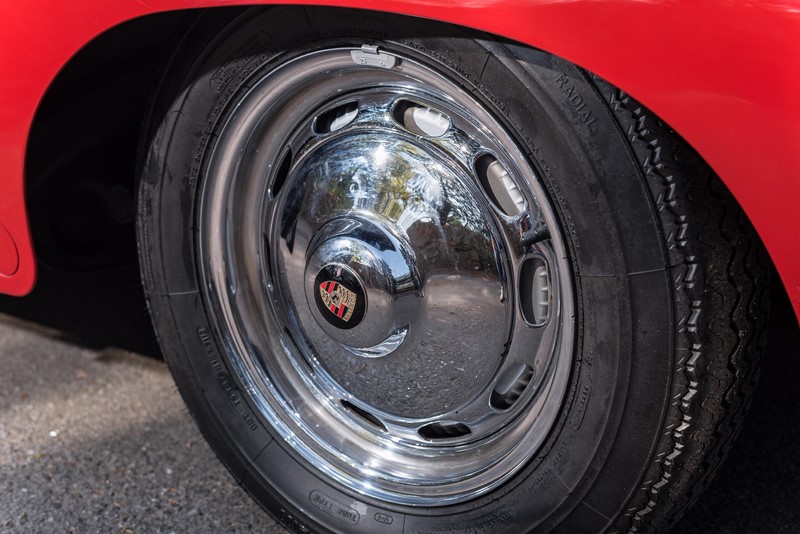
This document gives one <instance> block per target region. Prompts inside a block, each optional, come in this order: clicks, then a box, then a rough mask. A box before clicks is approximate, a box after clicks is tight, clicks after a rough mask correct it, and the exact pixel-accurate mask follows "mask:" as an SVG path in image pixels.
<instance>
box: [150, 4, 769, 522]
mask: <svg viewBox="0 0 800 534" xmlns="http://www.w3.org/2000/svg"><path fill="white" fill-rule="evenodd" d="M362 45H377V46H378V47H379V48H378V49H377V52H376V51H375V49H373V48H370V49H368V52H369V53H373V54H375V53H377V54H381V53H382V54H388V55H389V56H392V57H395V56H396V57H399V58H400V59H401V61H407V62H413V63H417V64H419V65H422V66H423V67H424V68H425V69H428V70H429V71H430V72H435V73H438V74H440V75H441V77H442V78H443V79H445V78H446V79H447V80H449V83H450V84H452V87H453V88H454V89H453V91H454V92H455V91H456V89H463V90H464V92H465V94H466V95H471V96H458V98H461V99H464V101H467V99H473V100H474V101H475V102H477V103H478V104H479V105H480V106H481V109H483V110H486V111H487V112H488V113H489V114H491V115H492V116H493V117H494V118H495V119H496V123H497V124H498V125H501V127H502V128H503V129H504V130H505V131H506V132H508V133H509V136H510V138H513V141H514V145H515V147H519V148H520V149H521V153H523V154H524V158H525V160H526V161H527V164H528V165H529V166H530V168H531V169H533V171H532V172H534V174H535V176H536V177H537V179H538V183H539V185H538V186H537V185H535V184H533V185H532V184H522V185H523V188H527V189H526V190H528V191H533V192H532V193H526V194H530V195H533V196H532V197H526V198H536V199H537V201H538V202H541V203H543V204H544V203H546V204H548V205H550V206H552V212H553V214H554V217H555V219H556V220H557V224H549V225H548V230H549V232H550V234H551V236H550V238H551V239H553V240H555V241H559V240H560V241H559V242H561V243H563V246H564V250H565V255H566V263H565V265H566V267H564V268H563V269H562V270H561V271H559V272H562V273H568V274H569V280H567V281H564V282H563V286H564V287H565V288H568V289H569V291H566V289H565V290H564V292H563V293H562V298H564V300H563V301H559V303H560V305H561V306H562V308H563V309H569V308H570V306H574V313H573V314H570V316H569V317H563V318H560V319H559V320H561V321H562V322H563V324H564V326H563V329H562V330H559V332H561V335H563V336H564V337H568V338H569V339H564V340H563V343H569V344H572V345H571V346H572V347H574V348H572V349H571V350H570V351H569V362H568V369H569V371H568V373H566V374H564V377H565V378H564V382H563V392H562V393H561V394H559V395H554V397H553V398H552V399H549V400H548V403H549V405H550V406H551V407H553V413H554V415H553V418H552V420H551V421H548V422H547V423H548V424H547V425H546V431H543V432H542V435H541V440H540V442H537V445H536V446H535V447H533V446H531V447H530V450H527V452H526V453H525V456H524V458H523V459H524V462H523V463H522V464H521V465H519V466H515V467H514V468H513V469H509V470H508V472H507V473H505V474H504V475H503V476H496V477H494V475H492V476H493V477H494V478H491V479H490V482H491V483H487V485H486V487H485V488H483V489H480V490H475V491H473V490H469V491H467V490H464V491H463V492H462V493H458V495H456V497H454V498H453V499H451V500H446V499H443V500H442V502H441V503H437V501H436V500H435V499H433V498H428V497H426V499H427V500H420V501H412V500H409V501H406V500H404V499H402V498H400V497H398V498H393V497H389V498H381V495H383V494H379V493H370V491H368V490H366V491H359V488H358V487H354V485H353V484H352V483H349V482H348V480H351V479H352V478H353V477H350V478H348V477H346V476H345V477H340V476H338V475H337V474H336V473H335V472H334V471H335V469H333V468H332V470H331V471H321V470H319V469H316V468H315V467H314V465H312V464H313V462H311V461H309V460H308V458H309V456H307V455H305V453H303V452H302V451H300V450H299V449H298V448H297V447H296V446H295V445H296V442H294V441H292V440H289V439H286V431H282V430H280V429H278V428H276V427H275V422H274V419H271V418H270V416H267V415H265V409H264V404H263V401H262V399H261V397H259V395H261V393H258V392H257V391H256V392H255V393H254V389H253V386H252V383H249V382H247V377H246V376H245V375H246V374H247V372H249V371H243V370H242V366H243V363H242V362H245V363H246V362H250V361H251V360H245V359H243V357H242V355H237V354H236V350H234V348H233V347H235V346H236V344H235V343H233V342H231V333H230V332H229V331H228V330H227V329H226V328H227V326H226V324H224V321H222V320H221V319H220V317H219V315H220V312H218V311H215V310H218V309H219V307H220V306H219V303H218V302H217V301H218V298H219V297H218V295H217V294H216V293H215V292H214V290H212V288H211V286H212V285H213V284H212V283H211V282H210V280H211V278H212V274H213V273H211V274H209V272H208V271H207V270H205V271H204V269H205V267H204V265H206V264H205V263H204V262H206V261H207V259H206V258H205V257H204V256H203V254H206V252H207V250H206V248H205V245H201V242H202V243H205V241H204V240H205V239H207V238H206V237H205V236H202V235H200V232H199V229H200V228H206V227H207V226H204V225H206V222H204V221H205V217H206V216H207V214H204V213H205V212H204V210H206V211H208V210H209V209H210V208H208V207H205V206H207V205H208V204H209V203H213V199H210V200H209V195H212V194H213V191H212V192H211V193H209V192H207V190H208V188H209V187H211V186H210V185H209V184H210V183H212V184H213V183H216V182H215V180H217V178H215V177H214V176H213V175H212V173H211V172H210V171H209V168H210V167H211V166H212V165H217V164H218V163H219V162H218V161H217V160H218V159H219V158H220V157H221V156H215V154H214V149H215V147H217V146H222V145H221V144H222V143H224V142H226V141H224V139H223V140H221V138H222V136H223V134H225V127H226V125H227V124H232V123H233V122H235V121H236V120H239V119H238V118H236V117H237V115H236V114H237V113H241V111H239V110H238V109H244V105H245V103H247V102H248V98H250V97H248V96H247V95H248V94H252V93H251V92H252V91H255V90H256V89H254V88H255V87H257V86H258V83H259V81H260V80H263V79H265V77H268V76H269V75H270V73H274V72H276V71H277V70H278V69H280V68H282V67H283V66H285V65H288V64H290V63H291V62H292V61H297V60H298V58H303V57H306V56H307V55H308V54H309V53H310V52H312V51H315V50H329V49H331V48H337V47H338V48H342V47H344V49H347V50H350V49H353V50H356V51H358V50H359V49H360V47H361V46H362ZM370 57H372V56H370ZM382 57H383V56H382ZM367 59H369V58H367ZM384 59H385V58H384ZM365 61H366V60H365ZM374 68H375V69H385V65H384V66H383V67H374ZM365 72H368V70H367V71H365ZM376 72H377V70H376ZM426 72H427V71H426ZM334 74H335V73H334ZM249 92H250V93H249ZM331 96H333V95H331ZM470 101H471V100H470ZM237 106H239V108H238V109H237ZM150 120H151V122H152V124H153V127H152V131H151V132H149V134H148V136H147V139H146V143H147V148H148V151H147V153H146V155H145V159H144V163H143V166H142V169H143V173H142V179H141V188H140V197H139V221H138V230H139V244H140V245H139V248H140V258H141V265H142V272H143V279H144V286H145V289H146V293H147V297H148V300H149V305H150V311H151V314H152V317H153V322H154V324H155V327H156V330H157V333H158V336H159V340H160V343H161V346H162V348H163V352H164V354H165V356H166V358H167V361H168V363H169V365H170V368H171V370H172V373H173V375H174V377H175V380H176V382H177V384H178V387H179V390H180V391H181V394H182V395H183V397H184V399H185V400H186V402H187V404H188V406H189V409H190V410H191V412H192V413H193V415H194V417H195V418H196V420H197V422H198V425H199V427H200V429H201V431H202V432H203V434H204V435H205V437H206V438H207V440H208V441H209V442H210V443H211V445H212V447H213V448H214V450H215V451H216V452H217V454H218V455H219V457H220V459H221V460H222V462H223V463H224V464H225V465H226V466H227V467H228V468H229V469H230V471H231V473H232V474H233V476H234V477H235V478H236V480H237V481H239V482H240V483H241V484H242V485H243V487H244V488H245V489H246V490H247V491H248V492H249V493H250V494H251V495H252V496H253V497H254V499H255V500H256V501H258V502H259V503H260V504H262V505H263V506H264V508H265V509H266V510H267V511H268V512H269V513H270V514H271V515H272V516H273V517H274V518H275V519H276V520H277V521H279V522H280V523H281V524H282V525H284V526H285V527H287V528H288V529H290V530H293V531H296V532H329V531H331V532H377V531H381V532H384V531H386V532H389V531H393V530H396V531H402V532H414V533H422V532H445V531H446V532H508V533H513V534H518V533H519V532H526V531H536V532H549V531H558V532H568V533H574V532H605V531H612V532H619V531H634V532H655V531H662V530H664V529H666V528H668V527H669V526H670V525H672V524H674V522H675V521H677V519H678V518H679V517H680V516H681V514H682V511H683V510H684V509H685V508H686V506H687V505H688V504H690V503H691V502H692V500H693V499H694V498H696V496H697V495H698V494H699V492H700V491H701V490H702V489H703V488H704V487H705V486H706V485H707V483H708V480H709V479H710V476H711V474H712V473H713V472H714V470H715V468H716V466H718V465H719V463H720V462H721V461H722V459H723V458H724V457H725V455H726V454H727V450H728V448H729V447H730V443H731V440H732V439H733V438H734V437H735V435H736V434H737V432H738V430H739V428H740V426H741V421H742V418H743V416H744V413H745V411H746V408H747V406H748V404H749V398H750V395H751V393H752V390H753V388H754V386H755V382H756V380H757V375H758V356H759V354H760V351H761V348H762V347H763V334H762V331H763V324H764V321H765V310H766V302H765V298H766V296H765V295H766V293H765V291H764V288H765V285H766V279H765V273H766V269H764V267H763V266H764V261H765V260H764V258H763V252H762V249H761V247H760V244H759V242H758V239H757V237H756V236H755V235H754V233H753V231H752V230H751V228H750V227H749V225H748V223H747V221H746V218H745V217H744V215H743V214H742V213H741V212H740V210H739V209H738V207H737V206H736V204H735V202H734V201H733V199H732V198H731V197H730V195H729V194H728V193H727V191H726V190H725V189H724V187H723V186H722V185H721V184H720V183H719V181H718V179H717V178H716V177H715V176H714V174H713V172H712V171H711V170H710V169H709V168H708V167H707V165H705V164H704V162H703V161H702V160H701V159H700V158H699V157H698V156H697V155H696V154H695V153H694V152H693V151H692V150H691V149H690V148H689V147H688V146H687V145H686V143H684V142H683V141H682V140H681V139H680V138H679V137H678V136H677V135H676V134H675V133H674V132H673V131H672V130H670V129H669V127H667V126H666V125H664V124H663V123H661V122H660V121H658V120H657V119H656V118H655V117H654V116H653V115H652V114H651V113H650V112H649V111H648V110H647V109H645V108H644V107H642V106H641V105H639V104H638V103H636V102H635V101H634V100H633V99H631V98H630V97H628V96H627V95H625V94H624V93H622V92H620V91H619V90H617V89H615V88H613V87H611V86H610V85H608V84H607V83H605V82H603V81H602V80H600V79H598V78H596V77H593V76H591V75H589V74H587V73H586V72H584V71H582V70H580V69H578V68H577V67H575V66H574V65H571V64H569V63H567V62H565V61H562V60H560V59H558V58H555V57H553V56H551V55H549V54H546V53H544V52H541V51H537V50H533V49H530V48H525V47H521V46H518V45H515V44H512V43H508V42H504V41H499V40H496V39H493V38H491V37H489V36H486V35H478V34H475V33H471V32H466V31H463V30H461V29H458V28H454V27H449V26H443V25H439V24H434V23H431V22H426V21H420V20H414V19H409V18H402V17H398V16H389V15H383V14H378V13H368V12H361V11H348V10H334V9H301V8H274V9H270V10H249V11H244V12H240V11H226V12H223V14H220V13H215V12H209V13H207V14H204V15H202V16H200V17H198V19H197V20H196V22H195V23H194V24H193V26H192V27H191V29H190V30H189V31H188V32H187V34H186V36H185V38H184V39H183V41H182V43H181V44H180V46H178V47H177V50H176V52H175V54H174V57H173V59H172V61H171V63H170V65H169V68H168V70H167V76H166V78H165V80H164V82H163V84H162V87H161V88H160V90H159V93H158V95H157V99H156V104H155V106H154V110H153V112H152V115H151V119H150ZM298 120H299V119H298ZM452 120H455V119H452ZM412 133H414V131H413V128H412ZM417 133H419V132H417ZM475 135H478V134H477V133H476V134H475ZM281 142H282V141H281ZM220 150H222V149H220ZM215 158H216V160H215ZM280 163H281V161H279V160H278V159H276V160H274V161H272V164H273V165H272V167H278V166H281V165H280ZM237 172H238V171H237ZM242 172H244V171H242ZM476 172H477V171H476ZM282 179H283V178H281V180H282ZM479 186H480V184H477V185H476V188H475V190H478V191H479V190H480V187H479ZM539 186H541V191H540V190H537V189H535V187H539ZM483 189H484V190H487V186H486V185H485V184H484V185H483ZM488 189H489V190H488V191H487V194H486V197H487V200H486V204H487V205H488V206H490V208H487V209H493V208H491V205H492V203H494V204H495V206H494V208H497V207H498V204H500V205H501V206H500V207H502V201H499V200H497V198H494V197H493V195H492V191H491V190H490V187H488ZM470 190H471V191H472V189H470ZM537 191H538V192H537ZM204 195H206V196H205V197H204ZM536 195H539V196H536ZM204 199H205V202H206V204H203V203H202V202H201V201H203V200H204ZM481 202H483V201H481ZM229 208H230V207H229ZM501 211H502V210H501ZM545 211H546V210H545ZM501 219H502V217H501V216H498V220H501ZM502 220H505V219H502ZM522 230H523V231H524V230H525V228H522ZM536 230H537V229H536V228H528V236H527V239H528V241H532V242H533V241H536V239H535V237H537V236H534V234H535V233H536ZM243 233H244V232H243ZM266 233H267V232H266V230H265V234H266ZM555 234H558V235H555ZM531 236H533V237H531ZM538 238H540V239H547V236H545V237H542V236H541V235H540V236H538ZM208 239H210V238H208ZM526 242H527V241H526ZM231 246H232V247H233V246H234V245H231ZM243 246H246V245H243ZM254 246H258V247H260V246H262V245H261V244H258V245H254ZM263 246H265V247H267V250H270V249H269V247H270V244H269V243H267V244H266V245H263ZM270 261H273V260H270V259H267V260H265V262H267V263H269V262H270ZM498 261H499V260H498ZM553 261H555V260H553ZM550 268H551V270H552V271H555V270H556V268H555V267H552V266H551V267H550ZM526 274H527V275H530V274H532V273H529V272H528V271H525V270H523V271H522V272H521V275H520V276H521V277H522V278H524V276H526ZM550 276H551V281H552V279H553V278H552V277H554V276H555V274H554V273H550ZM523 282H524V281H523ZM232 283H233V282H232ZM266 283H267V282H265V284H266ZM525 287H527V286H525ZM559 287H561V286H559ZM566 296H569V299H567V297H566ZM254 298H255V297H254ZM551 298H555V297H551ZM492 324H494V323H492ZM228 326H229V325H228ZM287 331H288V330H287ZM281 335H282V334H281ZM487 335H488V334H487ZM287 350H288V349H287ZM264 358H265V359H266V360H269V357H264ZM554 358H555V357H554ZM270 361H271V360H270ZM548 361H550V360H548ZM552 361H553V362H555V363H553V366H556V367H557V366H558V361H557V359H553V360H552ZM263 372H264V373H265V374H267V375H269V374H270V373H271V372H272V370H271V369H270V368H269V366H268V365H266V370H265V371H263ZM248 376H249V375H248ZM399 378H400V377H394V379H399ZM553 380H554V383H558V378H557V377H556V378H553ZM526 384H527V382H525V383H524V384H523V388H524V387H526ZM512 402H513V400H512ZM526 402H527V401H526ZM531 402H533V401H531ZM359 406H360V405H359ZM359 406H350V408H352V409H353V410H355V413H356V414H357V415H359V414H360V416H362V418H366V419H369V417H370V416H371V414H370V413H366V414H365V413H364V409H363V408H360V407H359ZM519 417H522V416H519ZM504 421H505V420H504ZM514 421H516V420H514ZM377 424H378V425H380V424H382V423H381V422H380V421H378V423H377ZM504 424H508V425H512V424H516V423H514V422H513V421H511V420H508V421H505V422H504ZM384 430H385V429H384ZM498 432H499V430H498ZM428 437H429V438H430V439H432V440H433V439H434V438H436V437H437V436H433V437H431V436H428ZM450 437H452V436H450ZM448 439H449V438H448ZM476 439H477V438H476ZM299 441H302V439H301V440H299ZM293 443H294V444H295V445H293ZM443 443H446V442H443ZM298 447H299V446H298ZM441 447H442V448H444V447H446V445H442V446H441ZM503 450H504V451H505V449H503ZM331 465H333V464H331ZM487 465H488V464H487ZM334 467H335V466H334ZM353 469H354V472H359V471H357V470H355V469H356V468H353ZM487 470H488V467H487ZM332 473H333V474H332ZM361 489H363V488H361ZM454 495H455V494H454Z"/></svg>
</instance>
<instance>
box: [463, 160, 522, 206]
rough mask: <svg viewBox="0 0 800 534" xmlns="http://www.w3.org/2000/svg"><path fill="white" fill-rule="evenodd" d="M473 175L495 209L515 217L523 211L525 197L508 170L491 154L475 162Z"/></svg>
mask: <svg viewBox="0 0 800 534" xmlns="http://www.w3.org/2000/svg"><path fill="white" fill-rule="evenodd" d="M475 173H476V174H477V175H478V178H479V179H480V181H481V185H482V186H483V190H484V191H486V195H487V196H488V197H489V200H491V201H492V203H493V204H494V205H495V207H496V208H497V209H499V210H500V211H502V212H503V213H505V214H506V215H508V216H509V217H516V216H517V215H519V214H520V213H522V212H523V211H525V197H523V196H522V193H521V192H520V190H519V188H518V187H517V184H516V183H515V182H514V180H513V179H512V178H511V175H510V174H509V172H508V170H507V169H506V168H505V167H504V166H503V164H502V163H500V162H499V161H497V158H495V157H494V156H492V155H491V154H484V155H483V156H481V157H480V158H478V159H477V161H475Z"/></svg>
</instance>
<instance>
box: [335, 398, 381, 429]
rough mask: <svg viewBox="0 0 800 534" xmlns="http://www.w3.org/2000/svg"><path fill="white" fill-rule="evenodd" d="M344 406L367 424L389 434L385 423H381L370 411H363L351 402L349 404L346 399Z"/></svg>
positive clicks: (343, 402) (343, 401)
mask: <svg viewBox="0 0 800 534" xmlns="http://www.w3.org/2000/svg"><path fill="white" fill-rule="evenodd" d="M342 406H344V407H345V408H346V409H347V410H349V411H351V412H353V413H354V414H356V415H357V416H359V417H361V418H362V419H364V420H365V421H366V422H368V423H370V424H371V425H373V426H376V427H378V428H379V429H381V430H382V431H383V432H387V430H386V427H385V426H384V425H383V423H381V420H380V419H378V418H377V417H375V416H374V415H372V414H371V413H369V412H368V411H366V410H362V409H361V408H359V407H358V406H356V405H355V404H353V403H351V402H348V401H346V400H344V399H342Z"/></svg>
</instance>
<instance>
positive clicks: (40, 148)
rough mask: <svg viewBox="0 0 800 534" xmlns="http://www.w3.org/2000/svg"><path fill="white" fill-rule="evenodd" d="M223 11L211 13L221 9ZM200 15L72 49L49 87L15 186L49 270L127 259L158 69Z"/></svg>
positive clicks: (136, 24)
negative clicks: (21, 183) (22, 190)
mask: <svg viewBox="0 0 800 534" xmlns="http://www.w3.org/2000/svg"><path fill="white" fill-rule="evenodd" d="M228 9H239V8H218V9H216V10H214V11H216V12H221V11H225V10H228ZM201 11H202V10H185V11H174V12H167V13H159V14H154V15H148V16H145V17H142V18H138V19H134V20H132V21H128V22H126V23H123V24H121V25H119V26H116V27H114V28H112V29H110V30H108V31H107V32H105V33H103V34H102V35H100V36H98V37H97V38H95V39H94V40H93V41H92V42H90V43H89V44H87V45H86V46H85V47H84V48H82V49H81V50H80V51H79V52H78V53H77V54H76V55H75V56H74V57H73V58H72V59H71V60H70V61H69V62H68V63H67V64H66V65H65V66H64V67H63V69H62V70H61V72H59V74H58V76H57V77H56V78H55V79H54V80H53V82H52V83H51V85H50V87H49V89H48V91H47V93H46V94H45V96H44V98H43V99H42V102H41V104H40V106H39V109H38V110H37V113H36V117H35V118H34V121H33V124H32V126H31V132H30V136H29V142H28V150H27V156H26V162H25V177H26V178H25V180H26V183H25V186H26V200H27V205H28V212H29V216H30V224H31V233H32V236H33V241H34V245H35V249H36V253H37V259H38V260H39V261H40V262H43V263H45V264H49V265H53V266H56V267H58V268H66V269H84V268H97V267H107V266H112V265H119V264H123V263H132V262H135V261H136V242H135V232H134V224H133V223H134V219H135V206H134V200H133V199H134V198H135V187H136V183H135V182H136V165H137V152H138V144H139V138H140V133H141V128H142V122H143V120H144V118H145V117H146V115H147V110H148V106H149V101H150V97H151V95H152V93H153V91H154V89H155V87H156V86H157V84H158V83H159V80H160V77H161V70H162V67H163V64H164V63H165V61H166V60H167V59H169V56H170V54H171V51H172V49H173V47H172V44H173V42H174V40H175V39H176V38H179V37H180V35H181V34H182V29H183V28H184V27H186V25H188V24H190V23H191V21H192V20H193V19H194V18H195V17H196V15H197V14H198V13H200V12H201Z"/></svg>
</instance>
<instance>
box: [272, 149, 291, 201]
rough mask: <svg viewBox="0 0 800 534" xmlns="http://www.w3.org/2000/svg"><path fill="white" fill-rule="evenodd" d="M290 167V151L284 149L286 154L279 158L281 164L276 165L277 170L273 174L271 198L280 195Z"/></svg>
mask: <svg viewBox="0 0 800 534" xmlns="http://www.w3.org/2000/svg"><path fill="white" fill-rule="evenodd" d="M291 166H292V151H291V150H290V149H288V148H287V149H286V152H285V153H284V154H283V157H282V158H281V163H280V165H278V170H277V171H276V172H275V176H274V177H273V179H272V186H271V187H270V192H271V193H272V198H275V197H276V196H278V193H280V191H281V188H282V187H283V184H284V183H285V182H286V177H287V176H289V169H290V168H291Z"/></svg>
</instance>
